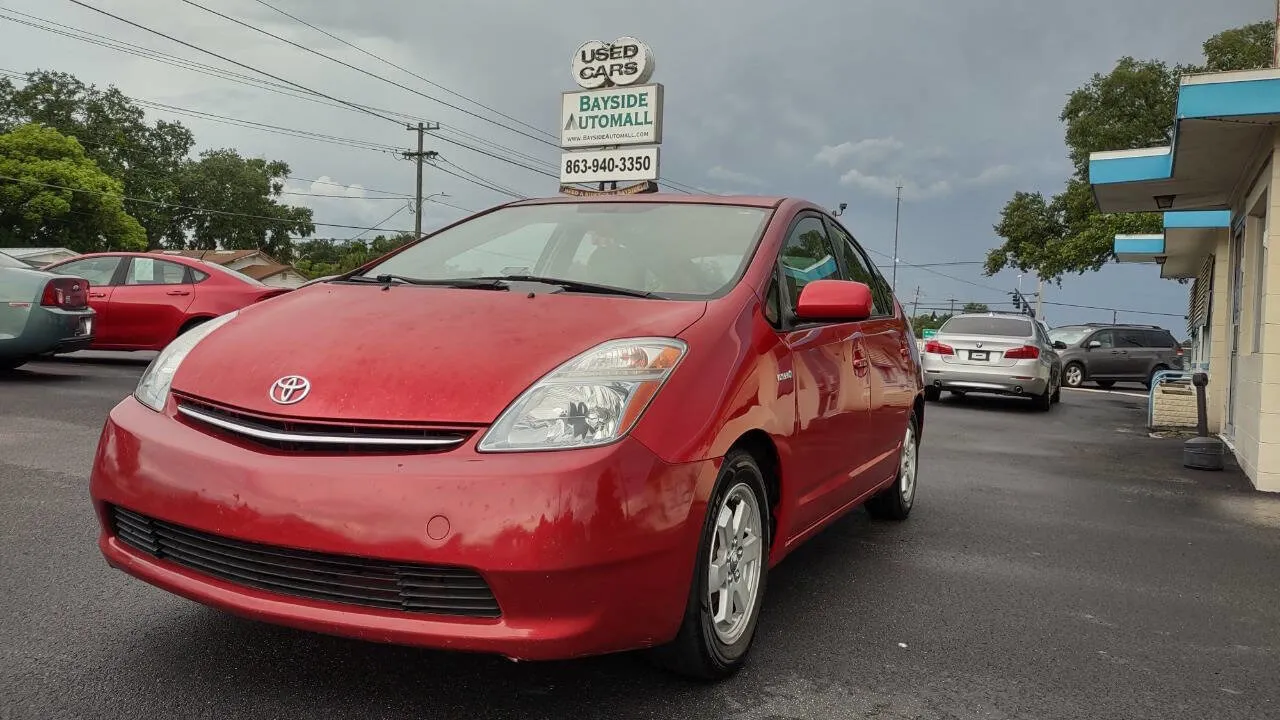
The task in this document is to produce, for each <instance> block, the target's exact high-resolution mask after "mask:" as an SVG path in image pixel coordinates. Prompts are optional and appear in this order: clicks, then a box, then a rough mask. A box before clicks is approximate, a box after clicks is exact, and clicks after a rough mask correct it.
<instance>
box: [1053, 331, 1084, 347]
mask: <svg viewBox="0 0 1280 720" xmlns="http://www.w3.org/2000/svg"><path fill="white" fill-rule="evenodd" d="M1093 330H1094V328H1091V327H1060V328H1054V329H1052V330H1050V331H1049V339H1050V340H1052V341H1054V342H1062V343H1066V344H1067V345H1068V346H1071V345H1075V344H1076V343H1078V342H1080V341H1081V340H1083V339H1084V336H1085V335H1088V334H1089V333H1091V332H1093Z"/></svg>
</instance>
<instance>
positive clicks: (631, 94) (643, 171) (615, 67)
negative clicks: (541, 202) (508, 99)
mask: <svg viewBox="0 0 1280 720" xmlns="http://www.w3.org/2000/svg"><path fill="white" fill-rule="evenodd" d="M653 69H654V59H653V52H652V51H651V50H650V49H649V46H648V45H646V44H644V43H643V42H641V41H639V40H637V39H635V38H633V37H620V38H618V39H617V40H614V41H613V42H611V43H606V42H601V41H599V40H592V41H591V42H587V43H584V44H583V45H582V47H580V48H578V52H577V53H576V54H575V55H574V56H573V78H574V81H575V82H577V84H578V86H579V87H581V88H582V89H581V90H575V91H570V92H566V93H563V94H562V96H561V103H560V128H561V129H560V147H561V148H563V149H564V150H565V152H564V153H562V154H561V157H560V192H562V193H565V194H569V195H599V194H628V195H630V194H636V193H651V192H657V191H658V176H659V146H660V145H661V144H662V100H663V97H662V85H661V84H659V83H650V82H649V78H650V77H652V76H653ZM620 182H621V183H634V184H632V185H630V186H627V187H622V188H619V187H618V183H620ZM582 185H596V186H597V187H596V188H595V189H587V188H584V187H581V186H582ZM606 185H610V186H611V188H610V189H608V190H606V189H605V186H606Z"/></svg>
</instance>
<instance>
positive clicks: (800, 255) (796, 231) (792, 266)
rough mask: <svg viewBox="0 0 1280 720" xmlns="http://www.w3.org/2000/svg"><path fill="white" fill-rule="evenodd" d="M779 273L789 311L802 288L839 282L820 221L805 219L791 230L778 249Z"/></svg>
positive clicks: (824, 230)
mask: <svg viewBox="0 0 1280 720" xmlns="http://www.w3.org/2000/svg"><path fill="white" fill-rule="evenodd" d="M782 273H783V279H784V281H785V282H786V283H787V298H788V300H789V301H790V308H791V310H792V311H795V309H796V302H797V300H798V299H799V298H800V291H801V290H803V289H804V286H805V285H808V284H809V283H811V282H813V281H814V280H832V279H839V278H840V265H839V264H838V263H837V262H836V258H835V253H834V251H833V250H832V249H831V241H830V240H828V239H827V231H826V229H825V228H824V227H823V224H822V221H821V220H820V219H818V218H816V217H813V216H805V217H803V218H801V220H800V221H799V222H798V223H796V225H795V227H793V228H791V232H790V234H788V235H787V244H786V245H785V246H783V248H782Z"/></svg>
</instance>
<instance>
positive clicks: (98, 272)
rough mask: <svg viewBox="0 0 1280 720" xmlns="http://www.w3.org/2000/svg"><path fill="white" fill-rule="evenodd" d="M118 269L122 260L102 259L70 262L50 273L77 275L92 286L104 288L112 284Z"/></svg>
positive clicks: (115, 258) (114, 258) (116, 258)
mask: <svg viewBox="0 0 1280 720" xmlns="http://www.w3.org/2000/svg"><path fill="white" fill-rule="evenodd" d="M118 267H120V258H118V257H101V258H89V259H87V260H76V261H75V262H69V263H67V264H66V265H59V266H58V267H56V268H53V270H51V271H50V272H54V273H57V274H59V275H76V276H78V277H82V278H84V279H85V280H88V281H89V284H90V285H96V286H98V287H102V286H104V285H110V284H111V279H112V278H113V277H115V274H116V268H118Z"/></svg>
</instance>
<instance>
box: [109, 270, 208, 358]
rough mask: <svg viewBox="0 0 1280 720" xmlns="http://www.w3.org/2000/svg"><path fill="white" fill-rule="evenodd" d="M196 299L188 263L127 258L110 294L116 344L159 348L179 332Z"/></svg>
mask: <svg viewBox="0 0 1280 720" xmlns="http://www.w3.org/2000/svg"><path fill="white" fill-rule="evenodd" d="M194 299H195V285H194V284H193V283H192V282H191V275H190V273H189V272H188V271H187V266H185V265H181V264H179V263H175V262H171V261H169V260H161V259H159V258H142V257H133V258H129V260H128V265H127V267H126V268H125V271H124V281H123V282H122V283H120V284H119V285H118V286H117V287H116V288H115V290H114V292H112V294H111V304H110V306H109V310H110V312H111V314H112V315H113V316H114V318H115V323H116V325H117V326H118V327H119V330H120V337H121V339H120V341H119V342H118V343H115V344H119V345H122V346H128V347H131V348H137V349H157V350H158V349H160V348H162V347H164V346H165V345H167V344H169V342H170V341H171V340H173V339H174V338H175V337H177V336H178V329H179V328H181V327H182V324H183V323H184V322H186V319H187V308H188V307H190V306H191V302H192V300H194Z"/></svg>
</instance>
